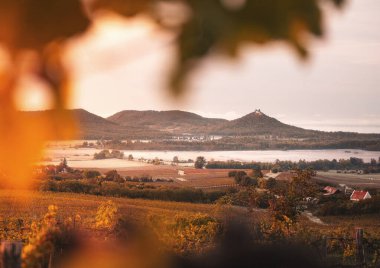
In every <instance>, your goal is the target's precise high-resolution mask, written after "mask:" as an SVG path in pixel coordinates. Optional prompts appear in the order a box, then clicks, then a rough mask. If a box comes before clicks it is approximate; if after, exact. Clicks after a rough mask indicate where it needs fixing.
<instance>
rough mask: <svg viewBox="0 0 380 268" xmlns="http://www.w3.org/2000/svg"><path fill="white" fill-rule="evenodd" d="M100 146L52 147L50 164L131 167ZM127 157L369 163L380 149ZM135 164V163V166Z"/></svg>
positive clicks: (160, 153)
mask: <svg viewBox="0 0 380 268" xmlns="http://www.w3.org/2000/svg"><path fill="white" fill-rule="evenodd" d="M99 151H100V150H98V149H74V148H66V149H48V150H47V152H46V153H47V156H48V157H50V158H51V160H52V161H49V162H50V163H57V162H59V161H60V160H61V159H63V158H64V157H65V158H67V160H68V161H69V165H72V166H73V167H83V168H86V167H108V168H112V167H115V168H116V167H131V165H132V164H133V162H130V161H127V160H119V159H108V160H92V158H93V155H94V153H97V152H99ZM123 152H124V155H125V156H126V157H127V156H128V155H130V154H132V155H133V157H134V158H135V159H139V158H144V159H154V158H156V157H157V158H159V159H163V160H164V161H167V162H169V161H172V160H173V157H174V156H178V158H179V160H188V159H193V160H194V159H196V158H197V157H198V156H204V157H205V158H206V159H207V160H219V161H227V160H235V161H243V162H250V161H260V162H274V161H276V159H279V160H290V161H298V160H300V159H303V160H306V161H314V160H318V159H328V160H333V159H337V160H339V159H349V158H350V157H358V158H362V159H363V160H364V161H365V162H369V161H370V160H371V159H372V158H374V159H376V160H378V159H379V157H380V151H364V150H349V149H345V150H289V151H275V150H272V151H207V152H205V151H129V150H125V151H123ZM132 166H134V165H132Z"/></svg>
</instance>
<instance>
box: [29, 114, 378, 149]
mask: <svg viewBox="0 0 380 268" xmlns="http://www.w3.org/2000/svg"><path fill="white" fill-rule="evenodd" d="M68 112H70V113H72V115H74V117H75V118H77V121H78V123H79V126H80V133H81V136H80V137H79V138H82V139H101V138H103V139H153V140H160V139H161V140H162V139H167V138H171V137H173V136H180V135H194V136H202V135H220V136H223V137H225V139H223V140H222V141H220V142H221V143H223V142H225V143H226V142H228V143H231V142H232V144H241V145H244V144H245V143H247V144H248V143H255V144H256V143H257V142H259V140H260V139H264V140H273V139H274V140H277V141H278V142H280V141H281V142H282V141H291V142H293V141H299V142H301V141H302V143H303V146H306V147H305V148H307V147H308V146H307V145H308V144H312V143H313V144H315V143H316V142H317V143H318V144H320V142H321V141H322V143H321V144H322V145H325V146H323V147H322V148H330V147H331V148H334V146H332V145H333V144H341V145H339V148H341V147H342V146H343V147H344V146H345V144H352V142H353V143H355V142H360V144H361V143H362V142H363V141H365V144H366V146H365V147H366V148H367V147H368V146H369V147H370V148H372V147H371V146H372V144H377V145H376V148H377V146H378V144H380V134H358V133H349V132H323V131H316V130H306V129H303V128H299V127H295V126H291V125H287V124H284V123H282V122H280V121H278V120H277V119H275V118H272V117H270V116H268V115H266V114H264V113H263V112H261V111H260V110H256V111H255V112H253V113H250V114H248V115H246V116H243V117H241V118H238V119H235V120H231V121H228V120H225V119H218V118H206V117H202V116H200V115H197V114H194V113H190V112H183V111H162V112H158V111H122V112H119V113H117V114H115V115H113V116H111V117H109V118H103V117H100V116H98V115H95V114H92V113H90V112H88V111H86V110H83V109H77V110H70V111H68ZM22 114H23V115H25V116H28V117H29V118H31V119H36V118H45V119H46V118H47V119H49V118H50V119H49V120H55V119H54V118H53V117H52V115H53V113H52V111H40V112H22ZM347 141H348V142H349V143H347ZM360 144H359V145H358V146H355V148H358V147H359V148H360V147H361V145H360ZM281 148H282V147H281ZM302 148H303V147H302ZM347 148H349V147H347Z"/></svg>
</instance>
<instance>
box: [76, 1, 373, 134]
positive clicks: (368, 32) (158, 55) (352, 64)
mask: <svg viewBox="0 0 380 268" xmlns="http://www.w3.org/2000/svg"><path fill="white" fill-rule="evenodd" d="M378 10H380V2H379V1H377V0H360V1H351V2H350V3H349V5H348V6H347V8H346V9H345V10H344V11H343V12H332V13H331V14H330V15H329V17H328V18H327V21H328V38H327V39H326V40H325V41H323V42H318V43H315V44H314V46H313V51H312V52H313V53H312V55H313V56H312V58H311V59H310V60H309V61H308V62H307V63H306V64H305V63H302V62H300V61H299V60H298V59H297V57H295V55H292V54H290V53H289V51H288V49H287V48H284V47H283V46H281V45H273V46H272V48H265V49H262V48H259V47H257V48H256V47H246V48H245V49H243V50H242V51H241V54H242V57H241V58H240V60H236V61H232V60H229V59H225V58H221V57H218V56H214V57H212V58H210V59H208V60H207V61H205V62H204V64H203V65H202V68H200V69H199V70H197V71H196V73H194V74H193V78H195V77H196V79H192V80H191V81H190V83H189V87H190V88H191V91H190V93H188V94H187V95H186V96H184V98H182V99H180V100H173V99H172V100H171V101H170V100H168V98H166V97H167V95H166V94H162V92H165V90H166V82H167V81H166V78H167V74H168V72H169V71H170V68H172V62H173V60H172V59H173V53H174V50H173V47H172V38H173V37H172V36H170V35H169V34H166V33H162V32H158V30H156V29H155V28H154V26H152V25H150V24H149V23H148V22H147V21H146V20H145V19H143V18H139V19H135V20H134V21H132V22H126V21H122V20H121V19H114V20H112V21H111V22H107V25H102V23H99V24H101V25H100V26H99V25H98V26H96V27H94V28H95V29H93V30H92V32H91V33H90V34H88V35H87V37H86V38H84V39H85V40H84V41H82V43H83V44H82V45H80V44H79V45H77V46H76V48H75V49H74V50H73V53H72V55H74V58H76V59H77V60H75V66H76V67H75V76H76V83H75V90H76V98H75V99H74V100H75V102H74V104H73V107H75V108H84V109H86V110H88V111H90V112H93V113H95V114H98V115H101V116H110V115H112V114H114V113H116V112H118V111H121V110H130V109H134V110H168V109H181V110H187V111H193V112H196V113H199V114H201V115H204V116H208V117H221V118H227V119H234V118H238V117H240V116H242V115H245V114H247V113H250V112H252V111H254V110H255V109H256V108H260V109H261V110H262V111H264V112H265V113H266V114H268V115H270V116H272V117H275V118H277V119H279V120H281V121H283V122H285V123H288V124H294V125H297V126H301V127H304V128H310V129H320V130H344V131H358V132H377V133H380V105H379V104H378V96H379V85H380V54H379V53H378V51H379V49H380V32H379V31H378V25H380V17H379V16H378ZM103 21H107V20H103ZM243 55H244V56H243ZM231 89H233V90H231Z"/></svg>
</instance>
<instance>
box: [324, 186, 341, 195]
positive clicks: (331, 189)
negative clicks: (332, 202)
mask: <svg viewBox="0 0 380 268" xmlns="http://www.w3.org/2000/svg"><path fill="white" fill-rule="evenodd" d="M323 190H324V191H325V192H326V193H325V194H324V195H333V194H336V193H337V192H338V191H339V190H338V189H337V188H335V187H331V186H326V187H325V188H323Z"/></svg>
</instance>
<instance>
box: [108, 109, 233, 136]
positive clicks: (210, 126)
mask: <svg viewBox="0 0 380 268" xmlns="http://www.w3.org/2000/svg"><path fill="white" fill-rule="evenodd" d="M107 119H108V120H110V121H112V122H115V123H118V124H120V125H123V126H132V125H133V126H140V127H148V128H150V129H154V130H160V131H165V132H170V133H175V134H184V133H189V134H195V135H205V134H208V133H210V132H212V131H213V130H214V129H215V128H216V127H218V126H220V125H221V124H223V123H227V122H228V121H227V120H225V119H215V118H206V117H202V116H200V115H197V114H194V113H190V112H184V111H161V112H159V111H122V112H119V113H117V114H114V115H112V116H111V117H109V118H107Z"/></svg>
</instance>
